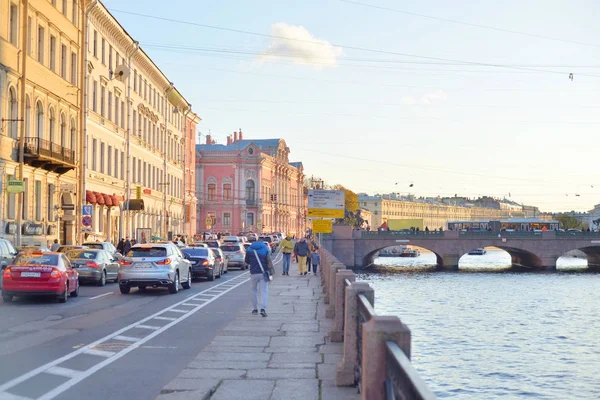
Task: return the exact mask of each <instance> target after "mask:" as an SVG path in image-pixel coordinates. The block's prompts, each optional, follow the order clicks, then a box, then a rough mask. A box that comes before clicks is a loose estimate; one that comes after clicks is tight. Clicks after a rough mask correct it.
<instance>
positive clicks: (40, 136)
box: [36, 102, 44, 139]
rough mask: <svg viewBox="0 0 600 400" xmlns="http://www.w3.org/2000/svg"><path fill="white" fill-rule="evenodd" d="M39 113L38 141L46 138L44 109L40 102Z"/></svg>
mask: <svg viewBox="0 0 600 400" xmlns="http://www.w3.org/2000/svg"><path fill="white" fill-rule="evenodd" d="M36 113H37V126H36V128H37V137H38V139H43V138H44V107H42V103H40V102H38V103H37V106H36Z"/></svg>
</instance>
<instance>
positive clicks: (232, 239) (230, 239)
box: [222, 236, 240, 244]
mask: <svg viewBox="0 0 600 400" xmlns="http://www.w3.org/2000/svg"><path fill="white" fill-rule="evenodd" d="M222 242H223V244H225V243H238V242H240V238H239V237H237V236H225V237H223V239H222Z"/></svg>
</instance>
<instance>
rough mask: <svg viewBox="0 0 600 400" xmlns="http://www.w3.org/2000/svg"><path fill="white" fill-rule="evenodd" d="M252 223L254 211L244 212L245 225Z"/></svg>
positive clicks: (251, 224)
mask: <svg viewBox="0 0 600 400" xmlns="http://www.w3.org/2000/svg"><path fill="white" fill-rule="evenodd" d="M253 225H254V213H251V212H249V213H247V214H246V227H247V228H248V227H251V226H253Z"/></svg>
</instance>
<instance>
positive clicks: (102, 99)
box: [100, 86, 106, 117]
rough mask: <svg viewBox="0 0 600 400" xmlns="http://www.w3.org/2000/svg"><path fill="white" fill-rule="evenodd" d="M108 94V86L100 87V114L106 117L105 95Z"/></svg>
mask: <svg viewBox="0 0 600 400" xmlns="http://www.w3.org/2000/svg"><path fill="white" fill-rule="evenodd" d="M105 94H106V88H105V87H104V86H102V87H101V88H100V115H101V116H102V117H104V103H105V102H104V96H105Z"/></svg>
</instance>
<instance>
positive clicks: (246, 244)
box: [244, 242, 252, 252]
mask: <svg viewBox="0 0 600 400" xmlns="http://www.w3.org/2000/svg"><path fill="white" fill-rule="evenodd" d="M250 246H252V243H250V242H248V243H244V250H246V252H247V251H248V247H250Z"/></svg>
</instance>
